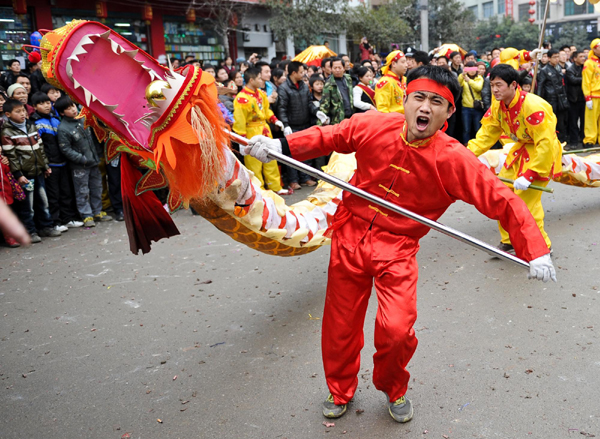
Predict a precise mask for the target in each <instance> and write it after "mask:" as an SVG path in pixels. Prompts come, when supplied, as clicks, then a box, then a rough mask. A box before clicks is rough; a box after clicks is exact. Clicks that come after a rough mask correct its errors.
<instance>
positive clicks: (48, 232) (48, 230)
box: [40, 227, 62, 238]
mask: <svg viewBox="0 0 600 439" xmlns="http://www.w3.org/2000/svg"><path fill="white" fill-rule="evenodd" d="M60 235H62V233H60V232H59V231H58V230H56V229H55V228H53V227H44V228H43V229H42V230H40V236H47V237H49V238H56V237H58V236H60Z"/></svg>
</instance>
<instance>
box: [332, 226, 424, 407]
mask: <svg viewBox="0 0 600 439" xmlns="http://www.w3.org/2000/svg"><path fill="white" fill-rule="evenodd" d="M331 245H332V248H331V258H330V262H329V273H328V281H327V296H326V298H325V310H324V312H323V329H322V340H321V346H322V353H323V365H324V368H325V378H326V380H327V386H328V387H329V391H330V392H331V394H332V395H333V399H334V401H335V403H336V404H338V405H339V404H346V403H348V402H349V401H350V400H351V399H352V397H353V396H354V392H356V387H357V386H358V376H357V375H358V372H359V370H360V351H361V349H362V347H363V346H364V334H363V326H364V322H365V314H366V312H367V305H368V303H369V297H370V296H371V289H372V287H373V279H374V280H375V291H376V293H377V302H378V308H377V317H376V320H375V349H376V353H375V355H373V363H374V368H373V383H374V384H375V387H376V388H377V389H378V390H381V391H383V392H386V393H387V394H388V396H389V399H390V402H392V401H395V400H397V399H398V398H400V397H401V396H403V395H404V394H405V393H406V389H407V387H408V380H409V378H410V374H409V373H408V371H407V370H406V366H407V365H408V362H409V361H410V359H411V358H412V356H413V354H414V352H415V350H416V349H417V343H418V342H417V338H416V337H415V331H414V329H413V325H414V323H415V320H416V319H417V294H416V293H417V288H416V287H417V277H418V265H417V261H416V257H415V255H416V253H417V251H418V249H419V246H418V244H416V245H414V246H411V247H410V248H408V249H406V251H405V252H402V253H401V254H399V255H397V256H396V257H395V258H394V259H392V260H387V261H375V260H373V248H374V245H378V243H377V242H375V243H374V242H372V232H371V231H370V230H369V231H368V232H367V234H366V235H365V236H364V237H363V239H362V240H360V242H359V243H358V245H357V246H356V249H355V251H354V252H350V251H349V250H347V249H346V248H345V247H344V246H343V245H342V244H341V243H340V240H339V239H336V234H335V233H334V235H333V240H332V244H331ZM388 245H393V244H392V243H388Z"/></svg>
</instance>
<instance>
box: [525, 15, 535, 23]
mask: <svg viewBox="0 0 600 439" xmlns="http://www.w3.org/2000/svg"><path fill="white" fill-rule="evenodd" d="M527 21H529V22H530V23H531V24H533V23H534V22H535V18H533V17H531V18H530V19H529V20H527Z"/></svg>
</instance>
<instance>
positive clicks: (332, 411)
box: [323, 393, 348, 418]
mask: <svg viewBox="0 0 600 439" xmlns="http://www.w3.org/2000/svg"><path fill="white" fill-rule="evenodd" d="M347 408H348V404H343V405H336V404H335V402H334V401H333V395H332V394H331V393H330V394H329V396H328V397H327V399H326V400H325V401H324V402H323V416H325V417H326V418H339V417H340V416H342V415H343V414H344V413H346V409H347Z"/></svg>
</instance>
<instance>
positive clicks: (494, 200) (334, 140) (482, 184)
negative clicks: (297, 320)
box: [245, 66, 556, 422]
mask: <svg viewBox="0 0 600 439" xmlns="http://www.w3.org/2000/svg"><path fill="white" fill-rule="evenodd" d="M458 92H459V85H458V82H457V80H456V79H455V78H454V76H453V75H452V73H450V72H448V71H446V70H444V69H442V68H440V67H436V66H424V67H419V68H416V69H414V70H413V71H412V72H411V73H410V75H409V77H408V87H407V91H406V98H405V101H404V104H405V108H406V113H405V114H406V116H405V115H403V114H399V113H389V114H381V113H379V112H376V111H368V112H366V113H363V114H359V115H355V116H353V117H352V118H351V119H348V120H344V121H343V122H342V123H340V124H339V125H334V126H327V127H314V128H310V129H308V130H305V131H300V132H297V133H294V134H291V135H289V136H288V137H286V138H285V139H282V140H281V141H280V140H273V139H270V138H267V137H263V136H257V137H254V138H252V139H251V140H250V142H249V146H247V147H246V148H245V152H246V153H248V154H251V155H252V156H254V157H256V158H258V159H259V160H267V161H268V160H269V159H268V158H267V154H268V151H269V150H277V151H280V152H281V151H283V152H284V153H286V154H291V156H293V157H294V158H296V159H298V160H308V159H311V158H314V157H319V156H322V155H326V154H329V153H330V152H332V151H337V152H340V153H352V152H355V153H356V160H357V169H356V173H355V175H354V177H353V178H352V181H351V183H352V184H353V185H354V186H356V187H359V188H360V189H363V190H365V191H367V192H370V193H372V194H374V195H377V196H379V197H381V198H384V199H386V200H388V201H390V202H392V203H395V204H398V205H400V206H402V207H404V208H406V209H408V210H411V211H413V212H415V213H418V214H420V215H423V216H426V217H428V218H430V219H432V220H437V219H438V218H439V217H440V216H441V215H442V214H443V213H444V211H446V209H447V208H448V207H449V206H450V204H452V203H453V202H455V201H456V200H463V201H465V202H467V203H469V204H473V205H474V206H475V207H476V208H477V209H478V210H479V211H480V212H482V213H483V214H485V215H486V216H488V217H490V218H493V219H497V220H499V221H500V223H501V224H502V226H503V227H504V228H505V230H508V232H509V234H510V237H511V242H513V244H514V247H515V250H516V253H517V255H519V256H520V257H521V258H523V259H525V260H526V261H529V262H530V277H533V278H537V279H540V280H544V281H545V282H546V281H548V280H549V279H550V278H552V279H553V280H556V275H555V271H554V267H553V265H552V260H551V259H550V254H549V250H548V246H547V245H546V243H545V241H544V239H543V238H542V235H541V233H540V231H539V228H538V227H537V225H536V223H535V221H534V219H533V217H532V216H531V213H530V212H529V210H528V209H527V206H526V205H525V203H523V201H522V200H521V199H519V198H518V197H517V196H516V195H515V194H513V192H512V191H511V190H509V189H508V188H507V187H506V186H505V185H504V184H503V183H502V182H500V180H498V178H497V177H496V176H495V175H493V174H492V173H491V172H490V171H489V170H488V169H487V168H486V167H485V166H484V165H483V164H482V163H480V162H479V160H477V158H476V157H475V156H474V155H473V154H471V153H470V151H468V150H467V149H466V148H464V147H463V146H462V145H461V144H460V143H458V142H457V141H456V140H454V139H452V138H450V137H449V136H447V135H446V134H445V133H443V132H442V131H440V128H442V126H443V125H444V124H445V122H446V120H447V119H448V118H449V117H450V116H452V114H453V113H454V111H455V108H454V102H455V97H456V96H457V95H458ZM330 228H331V229H332V230H333V234H332V243H331V258H330V263H329V274H328V282H327V296H326V299H325V310H324V312H323V330H322V353H323V364H324V368H325V376H326V379H327V385H328V387H329V391H330V392H331V394H330V395H329V397H328V398H327V399H326V400H325V402H324V403H323V414H324V415H325V416H326V417H328V418H336V417H339V416H342V415H343V414H344V413H345V412H346V406H347V404H348V402H349V401H350V400H351V399H352V397H353V396H354V392H355V391H356V387H357V385H358V378H357V374H358V371H359V367H360V351H361V349H362V347H363V344H364V336H363V325H364V320H365V314H366V311H367V305H368V301H369V296H370V294H371V289H372V286H373V282H375V291H376V293H377V302H378V305H379V306H378V309H377V317H376V321H375V348H376V350H377V352H376V353H375V355H374V356H373V363H374V368H373V382H374V384H375V387H376V388H377V389H378V390H381V391H383V392H385V393H386V396H387V398H388V410H389V413H390V415H391V416H392V418H393V419H394V420H396V421H398V422H408V421H410V420H411V419H412V416H413V408H412V404H411V402H410V401H409V400H408V399H407V398H406V397H405V396H404V395H405V393H406V390H407V387H408V381H409V377H410V375H409V373H408V371H407V370H406V366H407V365H408V362H409V361H410V359H411V357H412V356H413V354H414V352H415V349H416V348H417V338H416V337H415V331H414V329H413V324H414V322H415V320H416V318H417V300H416V286H417V268H418V266H417V261H416V258H415V255H416V253H417V251H418V250H419V239H420V238H421V237H423V236H424V235H425V234H427V233H428V232H429V228H428V227H427V226H424V225H421V224H419V223H417V222H415V221H412V220H410V219H408V218H406V217H404V216H401V215H399V214H396V213H394V212H391V211H389V210H386V209H384V208H380V207H378V206H374V205H373V204H371V203H369V201H366V200H364V199H362V198H360V197H358V196H355V195H352V194H350V193H345V194H344V196H343V201H342V203H341V204H340V206H339V207H338V211H337V213H336V214H335V217H334V220H333V223H332V224H331V226H330Z"/></svg>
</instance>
